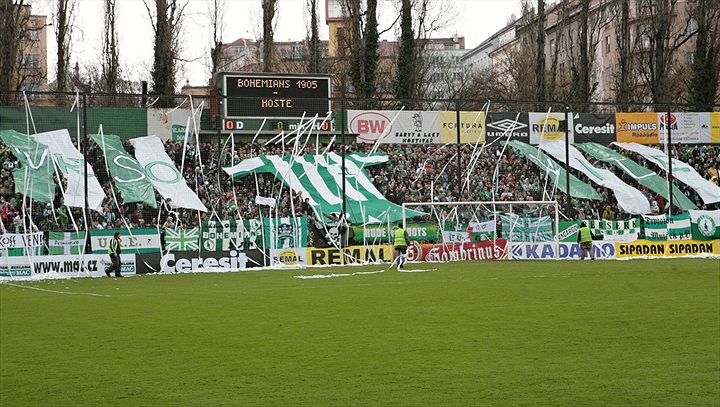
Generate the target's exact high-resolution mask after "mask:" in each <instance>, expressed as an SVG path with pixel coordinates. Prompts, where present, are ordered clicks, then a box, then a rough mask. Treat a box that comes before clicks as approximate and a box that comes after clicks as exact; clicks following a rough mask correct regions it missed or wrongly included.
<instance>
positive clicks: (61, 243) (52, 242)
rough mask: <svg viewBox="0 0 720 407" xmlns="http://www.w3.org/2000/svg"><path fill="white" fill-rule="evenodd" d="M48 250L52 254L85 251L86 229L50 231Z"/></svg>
mask: <svg viewBox="0 0 720 407" xmlns="http://www.w3.org/2000/svg"><path fill="white" fill-rule="evenodd" d="M48 252H49V253H50V254H83V253H85V231H84V230H83V231H80V232H49V233H48Z"/></svg>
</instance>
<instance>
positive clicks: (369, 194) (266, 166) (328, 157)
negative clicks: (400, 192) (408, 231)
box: [224, 153, 424, 224]
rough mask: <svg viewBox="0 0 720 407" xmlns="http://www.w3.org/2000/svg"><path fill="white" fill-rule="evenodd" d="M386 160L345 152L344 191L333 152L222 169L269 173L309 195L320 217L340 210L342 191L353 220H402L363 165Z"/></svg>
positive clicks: (410, 214) (243, 173) (247, 162)
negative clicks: (376, 186)
mask: <svg viewBox="0 0 720 407" xmlns="http://www.w3.org/2000/svg"><path fill="white" fill-rule="evenodd" d="M387 160H388V157H387V155H385V154H360V153H352V154H346V155H345V188H344V190H343V186H342V179H343V173H342V172H343V170H342V168H343V167H342V164H343V159H342V156H340V155H338V154H336V153H328V154H306V155H302V156H292V155H288V156H284V157H280V156H276V155H261V156H258V157H253V158H248V159H246V160H243V161H242V162H240V163H239V164H237V165H235V166H233V167H230V168H224V170H225V172H227V173H228V174H229V175H231V176H233V177H234V178H236V179H238V178H242V177H244V176H246V175H248V174H250V173H252V172H255V173H258V172H269V173H272V174H273V175H274V176H275V177H276V178H277V179H279V180H281V181H282V182H283V183H284V184H285V185H287V186H288V187H289V188H290V189H292V190H293V191H294V192H295V193H300V192H302V196H303V197H305V198H309V199H310V205H311V206H312V207H313V209H314V210H315V213H316V214H318V216H319V217H322V216H323V215H325V214H331V213H342V210H343V192H344V195H345V196H346V197H347V200H346V213H347V214H348V218H349V220H350V221H351V222H352V223H354V224H365V223H386V222H388V221H389V222H396V221H399V220H401V219H402V208H401V207H400V206H399V205H396V204H394V203H392V202H390V201H388V200H387V199H385V197H384V196H383V195H382V193H380V191H378V190H377V188H375V185H373V182H372V181H371V180H370V178H369V177H368V176H367V173H366V172H365V170H364V167H365V166H370V165H375V164H380V163H384V162H387ZM422 215H424V214H423V213H422V212H418V211H412V210H409V209H408V210H406V216H407V217H408V218H411V217H416V216H422Z"/></svg>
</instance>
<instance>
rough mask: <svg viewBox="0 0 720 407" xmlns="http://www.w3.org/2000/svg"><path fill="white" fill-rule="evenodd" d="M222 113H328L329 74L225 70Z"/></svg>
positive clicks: (251, 115) (246, 116)
mask: <svg viewBox="0 0 720 407" xmlns="http://www.w3.org/2000/svg"><path fill="white" fill-rule="evenodd" d="M221 75H223V78H222V81H221V84H222V87H223V88H222V96H223V115H224V118H225V121H226V122H227V121H233V120H237V119H300V118H302V117H303V116H304V117H305V118H306V119H308V118H312V117H314V116H315V115H317V116H318V117H319V118H320V119H321V120H322V118H324V117H325V116H327V114H328V112H330V111H331V109H332V107H331V104H330V95H331V91H332V89H331V82H330V81H331V77H330V76H329V75H313V76H307V75H291V74H252V73H222V74H221ZM226 130H227V129H226Z"/></svg>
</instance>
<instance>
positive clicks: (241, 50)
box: [233, 47, 245, 54]
mask: <svg viewBox="0 0 720 407" xmlns="http://www.w3.org/2000/svg"><path fill="white" fill-rule="evenodd" d="M233 52H235V53H236V54H242V53H243V52H245V47H234V48H233Z"/></svg>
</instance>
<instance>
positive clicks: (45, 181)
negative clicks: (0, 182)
mask: <svg viewBox="0 0 720 407" xmlns="http://www.w3.org/2000/svg"><path fill="white" fill-rule="evenodd" d="M0 138H2V140H3V142H4V143H5V145H6V146H8V147H9V148H10V150H11V151H12V153H13V155H14V156H15V157H16V158H17V160H18V162H19V163H20V168H15V169H13V178H14V181H15V193H16V194H18V195H24V196H27V197H29V198H30V199H33V200H35V201H38V202H42V203H50V202H52V201H53V198H54V197H55V183H54V182H53V174H54V169H53V166H52V164H51V161H50V160H51V158H50V151H49V150H48V147H47V146H46V145H44V144H40V143H38V142H37V141H35V139H34V138H32V137H29V136H27V135H25V134H22V133H18V132H17V131H15V130H0ZM8 192H9V191H8Z"/></svg>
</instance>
